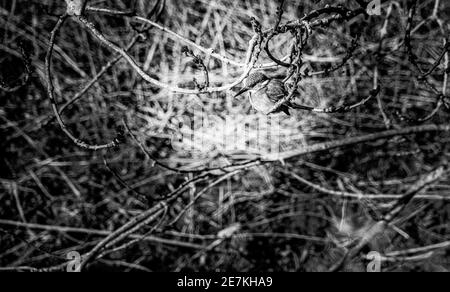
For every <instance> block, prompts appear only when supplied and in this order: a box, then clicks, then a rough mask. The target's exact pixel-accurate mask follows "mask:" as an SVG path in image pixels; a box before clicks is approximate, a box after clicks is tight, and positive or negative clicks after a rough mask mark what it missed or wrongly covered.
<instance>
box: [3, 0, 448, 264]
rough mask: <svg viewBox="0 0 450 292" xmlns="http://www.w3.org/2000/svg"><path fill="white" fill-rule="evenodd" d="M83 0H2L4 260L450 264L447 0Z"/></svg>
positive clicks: (153, 262)
mask: <svg viewBox="0 0 450 292" xmlns="http://www.w3.org/2000/svg"><path fill="white" fill-rule="evenodd" d="M65 2H66V3H64V2H62V1H48V2H46V3H44V4H43V3H42V2H41V1H25V0H17V1H8V0H0V37H1V38H2V39H3V40H2V44H1V45H0V51H1V52H2V53H1V55H0V64H1V65H0V66H1V67H0V68H1V70H0V71H1V72H0V73H1V75H0V96H1V99H0V102H1V103H0V123H1V125H0V133H1V138H0V149H1V151H2V152H1V156H0V159H1V165H2V167H1V168H0V182H1V184H0V192H1V193H0V210H1V212H0V214H1V215H0V238H1V240H0V266H1V267H4V268H3V269H8V270H38V271H58V270H64V269H66V266H67V263H68V262H67V254H68V253H70V252H73V251H77V252H79V253H80V254H82V255H83V257H82V261H81V269H83V270H84V269H87V270H95V269H102V270H116V269H117V270H145V271H175V270H176V271H185V270H196V271H202V270H215V271H326V270H331V271H339V270H347V271H352V270H356V271H361V270H366V266H367V264H368V263H369V262H370V261H371V260H373V257H372V256H371V255H372V253H371V252H373V251H376V252H378V253H379V255H380V256H379V259H380V260H381V266H382V269H383V270H386V271H389V270H402V271H405V270H427V271H437V270H439V271H440V270H447V269H448V268H449V259H450V257H449V256H448V247H450V241H449V224H448V220H449V215H450V208H449V205H448V203H449V201H450V184H449V181H448V173H449V165H448V157H449V154H450V152H449V150H450V149H449V146H448V145H449V144H448V142H449V138H450V135H449V132H450V124H449V123H448V121H449V117H450V111H449V109H450V99H449V95H448V75H449V73H450V70H449V62H450V60H449V49H450V45H449V43H448V40H449V29H450V27H449V22H448V20H449V17H450V9H449V8H450V4H449V3H447V2H448V1H443V0H426V1H415V0H399V1H385V2H383V3H381V8H380V12H381V15H372V14H373V13H368V11H370V6H371V5H372V4H371V3H369V1H364V0H355V1H274V0H254V1H253V0H252V1H228V0H220V1H205V0H199V1H194V2H193V1H184V0H183V1H179V0H177V1H174V0H155V1H144V0H136V1H123V0H115V1H82V0H66V1H65ZM336 2H338V3H336ZM375 2H378V1H375ZM368 6H369V7H368ZM369 14H371V15H369ZM254 70H264V72H265V73H266V74H269V75H270V76H273V77H275V78H279V79H282V80H284V82H285V84H286V88H288V89H289V90H288V92H289V94H288V95H287V96H286V97H285V98H284V99H282V100H280V101H279V102H278V103H277V104H276V105H275V106H274V108H273V109H272V110H271V112H272V113H273V112H277V110H278V108H279V107H281V106H282V105H283V104H284V103H286V102H288V101H290V100H293V99H297V102H298V103H300V104H301V105H302V108H303V109H302V110H297V111H295V112H293V113H292V116H290V117H287V116H281V117H280V116H278V115H277V116H276V118H275V117H274V119H277V121H278V122H279V128H277V132H278V133H277V134H278V135H280V136H281V137H282V139H281V142H280V143H281V145H279V147H278V148H277V149H278V151H276V152H274V151H269V150H268V149H272V148H271V147H272V145H270V141H267V140H264V141H262V142H261V141H260V140H258V143H256V145H257V147H256V148H254V149H251V151H250V150H249V149H248V147H242V148H236V147H228V146H229V145H227V143H230V139H234V138H235V136H236V134H235V129H236V128H237V127H239V125H242V124H248V125H249V129H248V131H249V133H248V135H245V137H244V141H241V142H242V144H241V145H248V144H252V143H253V144H254V142H255V140H257V139H258V138H259V134H258V129H259V128H258V123H259V121H260V120H264V119H267V116H265V115H262V114H260V113H257V112H255V111H254V110H253V109H251V107H250V104H249V103H248V102H247V101H246V100H244V99H233V98H232V96H233V90H235V88H236V87H238V86H239V85H240V83H241V82H242V81H243V80H244V79H245V78H246V77H247V76H248V74H249V73H250V72H252V71H254ZM193 76H195V77H193ZM300 88H301V91H300V92H302V93H303V94H302V95H301V96H298V95H297V93H298V92H299V89H300ZM199 108H200V109H201V111H202V112H203V113H205V114H207V115H208V117H209V118H210V119H211V120H213V121H218V122H216V123H212V124H207V125H202V127H201V128H196V129H192V128H191V127H189V126H190V125H189V123H187V122H186V120H189V118H192V117H194V116H195V113H196V111H198V109H199ZM230 117H232V118H230ZM224 120H226V121H227V123H226V127H219V126H217V125H218V124H220V122H223V121H224ZM194 130H195V131H196V133H198V132H201V134H202V137H203V139H202V140H203V141H202V142H199V141H198V140H196V139H191V140H190V139H182V140H179V141H178V145H175V144H174V139H173V137H174V135H177V134H180V133H181V134H182V135H183V136H184V137H192V135H191V134H192V132H193V131H194ZM227 131H229V132H227ZM218 134H219V135H218ZM238 136H239V134H238ZM230 137H233V138H230ZM205 141H207V145H205ZM175 146H176V147H175ZM192 149H195V151H190V150H192ZM272 150H273V149H272Z"/></svg>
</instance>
